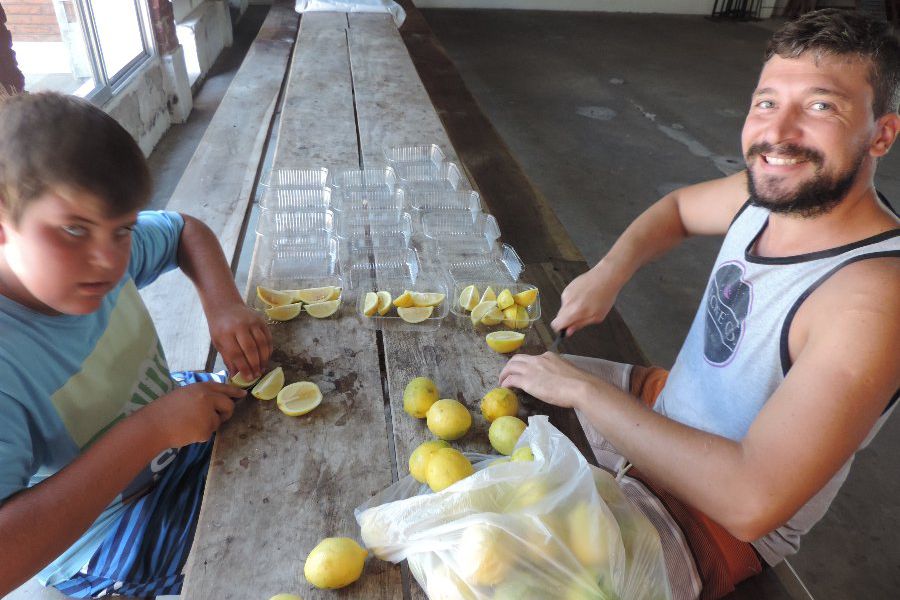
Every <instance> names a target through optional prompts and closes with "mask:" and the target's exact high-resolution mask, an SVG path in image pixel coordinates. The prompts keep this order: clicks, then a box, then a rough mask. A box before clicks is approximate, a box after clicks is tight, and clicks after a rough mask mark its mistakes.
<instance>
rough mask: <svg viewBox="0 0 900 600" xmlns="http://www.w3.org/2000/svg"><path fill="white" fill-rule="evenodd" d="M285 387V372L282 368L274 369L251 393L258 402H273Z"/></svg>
mask: <svg viewBox="0 0 900 600" xmlns="http://www.w3.org/2000/svg"><path fill="white" fill-rule="evenodd" d="M283 387H284V371H283V370H282V369H281V367H277V368H275V369H272V370H271V371H269V372H268V373H266V374H265V375H263V378H262V379H260V380H259V383H257V384H256V385H255V386H254V387H253V390H252V391H251V392H250V393H251V394H253V397H254V398H256V399H257V400H271V399H272V398H274V397H275V396H277V395H278V392H280V391H281V388H283Z"/></svg>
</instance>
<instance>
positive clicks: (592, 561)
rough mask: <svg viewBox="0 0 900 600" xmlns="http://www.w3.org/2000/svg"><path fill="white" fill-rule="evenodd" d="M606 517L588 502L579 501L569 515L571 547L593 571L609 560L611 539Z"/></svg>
mask: <svg viewBox="0 0 900 600" xmlns="http://www.w3.org/2000/svg"><path fill="white" fill-rule="evenodd" d="M605 523H606V519H605V518H604V516H603V514H602V513H601V512H600V510H599V508H595V507H593V506H591V505H590V504H588V503H587V502H579V503H578V504H577V505H576V506H575V508H573V509H572V510H571V511H570V512H569V514H568V515H566V525H567V526H568V529H569V532H568V533H569V536H568V539H569V549H570V550H571V551H572V554H574V555H575V558H577V559H578V562H580V563H581V564H582V565H584V567H585V568H586V569H587V570H588V571H589V572H591V573H596V572H598V571H600V570H602V569H603V568H605V567H606V563H607V561H608V560H609V550H608V548H609V541H608V540H607V535H606V533H605Z"/></svg>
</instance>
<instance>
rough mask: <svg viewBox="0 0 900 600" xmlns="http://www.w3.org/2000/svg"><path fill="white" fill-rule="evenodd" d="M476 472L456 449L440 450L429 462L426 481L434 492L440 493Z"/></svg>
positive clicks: (435, 452) (436, 451)
mask: <svg viewBox="0 0 900 600" xmlns="http://www.w3.org/2000/svg"><path fill="white" fill-rule="evenodd" d="M474 472H475V469H474V468H472V463H470V462H469V459H468V458H466V457H465V456H463V455H462V453H461V452H460V451H459V450H456V449H455V448H438V449H437V450H435V451H434V453H433V454H432V455H431V459H430V460H429V461H428V468H427V469H426V470H425V481H426V483H428V487H430V488H431V491H433V492H440V491H441V490H443V489H446V488H448V487H450V486H451V485H453V484H454V483H456V482H457V481H460V480H461V479H465V478H466V477H468V476H469V475H471V474H472V473H474Z"/></svg>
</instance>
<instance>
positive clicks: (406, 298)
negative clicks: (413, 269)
mask: <svg viewBox="0 0 900 600" xmlns="http://www.w3.org/2000/svg"><path fill="white" fill-rule="evenodd" d="M412 305H413V297H412V292H411V291H409V290H404V291H403V293H402V294H400V295H399V296H397V297H396V298H394V306H396V307H397V308H409V307H410V306H412Z"/></svg>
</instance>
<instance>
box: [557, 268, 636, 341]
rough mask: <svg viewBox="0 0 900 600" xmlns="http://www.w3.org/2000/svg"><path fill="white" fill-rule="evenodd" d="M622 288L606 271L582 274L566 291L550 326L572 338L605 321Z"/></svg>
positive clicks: (593, 270) (591, 271)
mask: <svg viewBox="0 0 900 600" xmlns="http://www.w3.org/2000/svg"><path fill="white" fill-rule="evenodd" d="M619 289H620V286H619V285H617V284H616V283H615V282H614V281H613V278H612V277H611V276H610V274H609V273H607V272H606V271H604V270H598V269H596V268H595V269H592V270H590V271H588V272H587V273H582V274H581V275H579V276H578V277H576V278H575V279H573V280H572V281H571V282H569V285H567V286H566V287H565V289H564V290H563V292H562V295H561V300H562V306H561V307H560V309H559V312H558V313H557V314H556V318H555V319H553V321H552V322H551V323H550V326H551V327H552V328H553V329H554V330H555V331H563V330H565V332H566V335H567V336H571V335H572V334H573V333H575V332H576V331H578V330H579V329H581V328H582V327H585V326H587V325H592V324H594V323H600V322H602V321H603V319H605V318H606V316H607V315H608V314H609V311H610V310H612V307H613V304H615V302H616V296H618V293H619Z"/></svg>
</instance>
